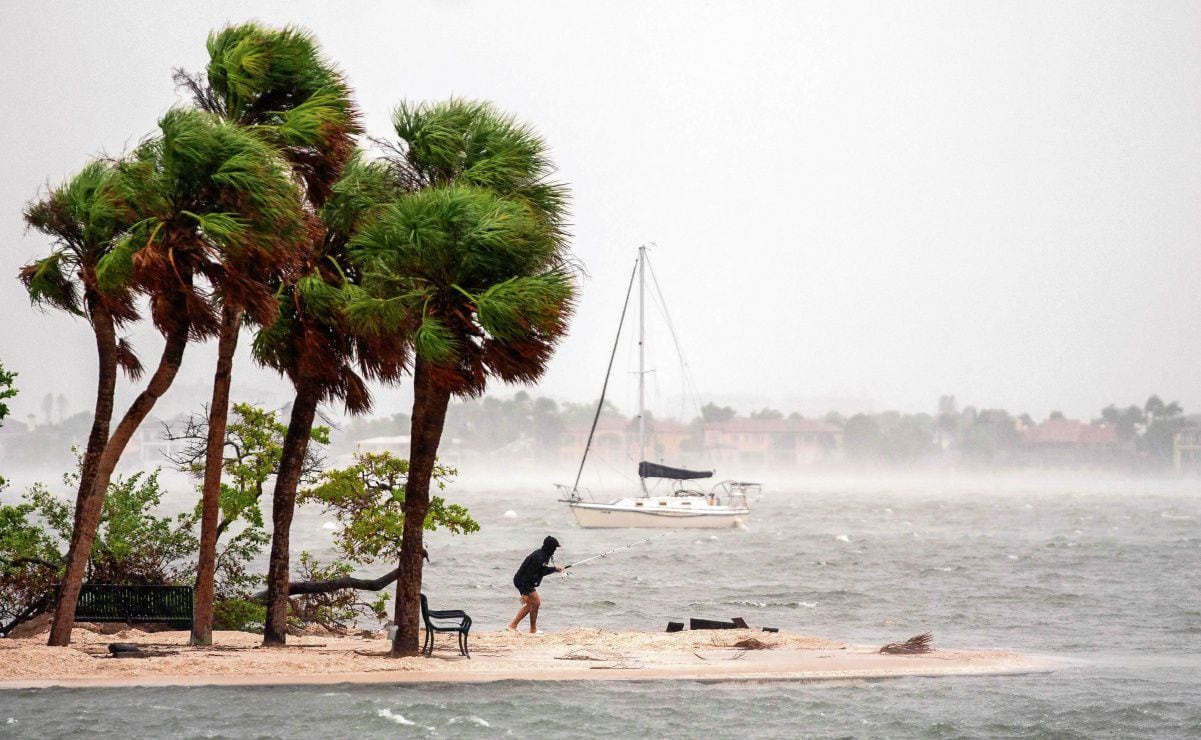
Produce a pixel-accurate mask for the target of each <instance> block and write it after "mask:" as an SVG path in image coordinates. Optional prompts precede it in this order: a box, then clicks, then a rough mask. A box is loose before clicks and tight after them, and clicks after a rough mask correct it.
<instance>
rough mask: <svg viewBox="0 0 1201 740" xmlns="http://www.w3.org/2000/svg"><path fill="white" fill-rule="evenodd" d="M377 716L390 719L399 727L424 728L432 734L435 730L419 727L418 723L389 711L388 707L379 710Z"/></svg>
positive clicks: (428, 727) (424, 726)
mask: <svg viewBox="0 0 1201 740" xmlns="http://www.w3.org/2000/svg"><path fill="white" fill-rule="evenodd" d="M376 714H377V715H379V716H380V717H383V718H384V719H390V720H392V721H393V722H395V723H396V724H398V725H405V726H407V727H423V728H425V729H427V730H429V731H431V732H433V730H434V728H433V727H430V726H429V725H419V724H417V723H416V722H414V721H413V720H411V719H407V718H406V717H405V716H404V715H403V714H399V713H397V712H393V711H392V710H391V709H388V708H387V707H385V708H384V709H381V710H379V711H378V712H376Z"/></svg>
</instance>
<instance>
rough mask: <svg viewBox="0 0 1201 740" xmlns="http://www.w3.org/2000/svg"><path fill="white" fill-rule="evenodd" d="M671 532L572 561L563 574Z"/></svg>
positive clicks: (565, 567) (565, 566)
mask: <svg viewBox="0 0 1201 740" xmlns="http://www.w3.org/2000/svg"><path fill="white" fill-rule="evenodd" d="M669 534H671V532H664V533H663V534H660V535H655V536H654V537H647V538H646V539H645V540H638V541H637V542H631V543H630V544H628V545H622V546H621V547H615V548H613V549H612V550H609V551H608V552H602V553H601V554H600V555H593V556H592V557H590V558H584V559H583V560H578V561H576V562H574V563H571V564H569V565H564V566H563V575H564V576H566V575H567V569H568V568H571V567H572V566H575V565H582V564H583V563H586V562H588V561H589V560H596V559H597V558H604V557H608V556H610V555H612V554H613V553H615V552H621V551H622V550H628V549H630V548H631V547H634V546H635V545H641V544H642V543H644V542H650V541H651V540H657V539H660V538H662V537H666V536H667V535H669Z"/></svg>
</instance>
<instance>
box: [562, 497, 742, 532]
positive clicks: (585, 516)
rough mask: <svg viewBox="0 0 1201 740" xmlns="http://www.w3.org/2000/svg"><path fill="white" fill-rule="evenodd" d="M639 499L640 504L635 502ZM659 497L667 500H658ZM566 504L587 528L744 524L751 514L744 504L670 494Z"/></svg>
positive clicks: (736, 525) (720, 527) (721, 527)
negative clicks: (684, 499)
mask: <svg viewBox="0 0 1201 740" xmlns="http://www.w3.org/2000/svg"><path fill="white" fill-rule="evenodd" d="M639 500H640V501H642V503H641V504H637V503H636V501H639ZM662 501H666V503H664V504H660V502H662ZM568 505H569V506H570V507H571V513H572V514H574V515H575V520H576V522H577V523H578V524H579V525H580V526H581V527H586V528H589V529H600V528H609V529H615V528H623V529H624V528H644V529H648V528H649V529H728V528H730V527H743V526H746V524H747V520H748V519H749V518H750V514H751V512H750V509H747V508H744V507H730V506H707V505H705V504H704V503H703V502H695V503H694V504H693V505H691V506H683V505H680V502H678V501H673V500H672V499H671V498H669V497H664V498H646V499H634V500H631V499H622V500H620V501H614V502H612V503H608V504H596V503H586V502H583V501H570V502H568Z"/></svg>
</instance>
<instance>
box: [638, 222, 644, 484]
mask: <svg viewBox="0 0 1201 740" xmlns="http://www.w3.org/2000/svg"><path fill="white" fill-rule="evenodd" d="M644 460H646V245H643V246H641V247H638V462H639V463H641V462H642V461H644ZM638 482H639V483H641V484H642V491H643V493H645V492H646V479H645V478H643V477H641V476H639V478H638Z"/></svg>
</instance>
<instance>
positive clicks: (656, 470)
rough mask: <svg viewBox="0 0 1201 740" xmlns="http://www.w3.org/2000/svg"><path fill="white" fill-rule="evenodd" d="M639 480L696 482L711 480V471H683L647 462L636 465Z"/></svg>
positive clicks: (682, 469)
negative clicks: (667, 479) (659, 479)
mask: <svg viewBox="0 0 1201 740" xmlns="http://www.w3.org/2000/svg"><path fill="white" fill-rule="evenodd" d="M638 477H639V478H669V479H671V480H696V479H697V478H712V477H713V471H712V470H685V469H684V468H669V467H667V466H666V465H660V464H658V463H653V462H647V461H646V460H643V461H642V462H640V463H638Z"/></svg>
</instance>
